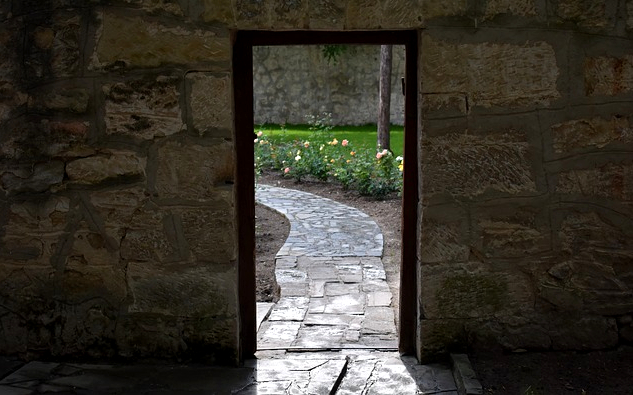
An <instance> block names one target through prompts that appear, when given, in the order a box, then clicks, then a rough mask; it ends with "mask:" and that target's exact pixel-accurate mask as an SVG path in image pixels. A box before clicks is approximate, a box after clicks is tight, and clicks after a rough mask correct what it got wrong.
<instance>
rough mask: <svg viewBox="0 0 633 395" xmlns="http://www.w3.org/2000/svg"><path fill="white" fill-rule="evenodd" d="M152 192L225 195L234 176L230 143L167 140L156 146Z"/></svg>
mask: <svg viewBox="0 0 633 395" xmlns="http://www.w3.org/2000/svg"><path fill="white" fill-rule="evenodd" d="M158 161H159V166H158V170H157V174H156V192H157V193H158V196H159V197H160V198H162V199H187V200H198V201H204V200H209V199H215V198H217V197H221V198H222V199H225V198H227V196H229V195H230V192H231V189H230V188H231V184H232V183H233V178H234V174H233V173H234V163H233V162H234V155H233V146H232V144H231V143H229V142H226V141H217V142H214V143H213V144H212V145H210V146H203V145H193V144H183V143H173V142H170V143H167V144H165V145H163V146H162V147H161V148H160V149H159V150H158Z"/></svg>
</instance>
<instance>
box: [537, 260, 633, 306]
mask: <svg viewBox="0 0 633 395" xmlns="http://www.w3.org/2000/svg"><path fill="white" fill-rule="evenodd" d="M619 277H620V276H619V274H618V273H617V272H616V271H615V270H614V268H613V267H611V266H608V265H605V264H601V263H598V262H592V261H589V260H586V259H575V260H571V261H567V262H563V263H559V264H557V265H555V266H553V267H552V268H551V269H550V270H549V271H548V277H546V278H543V279H542V280H541V281H540V282H539V283H538V284H537V289H538V293H539V297H540V298H542V299H544V300H546V301H547V302H548V303H550V304H551V305H553V306H557V307H558V308H560V309H561V310H565V311H582V312H591V313H594V314H602V315H617V314H623V313H627V312H629V311H632V310H633V284H630V283H629V284H627V283H626V282H625V281H623V280H622V279H621V278H619Z"/></svg>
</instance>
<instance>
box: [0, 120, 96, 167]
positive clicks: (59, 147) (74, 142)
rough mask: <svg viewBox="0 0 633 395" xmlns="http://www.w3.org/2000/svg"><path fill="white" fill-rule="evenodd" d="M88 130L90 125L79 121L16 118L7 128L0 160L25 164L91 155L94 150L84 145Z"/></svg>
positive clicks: (0, 148)
mask: <svg viewBox="0 0 633 395" xmlns="http://www.w3.org/2000/svg"><path fill="white" fill-rule="evenodd" d="M89 129H90V125H89V124H87V123H85V122H80V121H57V122H49V121H48V120H42V121H41V122H37V123H36V122H29V120H27V119H17V120H16V121H15V122H13V121H12V122H11V123H10V124H9V125H7V129H6V131H7V135H6V136H7V137H6V140H4V141H3V144H2V145H0V158H6V159H9V160H11V161H20V162H23V163H25V162H33V161H41V162H43V161H47V160H50V158H52V157H55V158H72V157H76V156H87V155H91V154H92V153H93V152H94V150H93V149H91V148H89V147H87V146H86V145H85V144H84V142H85V141H86V138H87V135H88V130H89Z"/></svg>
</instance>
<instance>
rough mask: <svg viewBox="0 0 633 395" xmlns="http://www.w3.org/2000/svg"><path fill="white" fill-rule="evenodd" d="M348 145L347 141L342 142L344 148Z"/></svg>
mask: <svg viewBox="0 0 633 395" xmlns="http://www.w3.org/2000/svg"><path fill="white" fill-rule="evenodd" d="M347 144H349V141H347V140H343V141H341V145H342V146H343V147H347Z"/></svg>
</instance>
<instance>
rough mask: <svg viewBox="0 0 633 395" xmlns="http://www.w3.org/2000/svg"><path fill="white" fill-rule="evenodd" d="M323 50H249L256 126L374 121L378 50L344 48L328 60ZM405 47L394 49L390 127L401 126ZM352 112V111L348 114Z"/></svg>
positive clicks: (352, 123) (375, 120)
mask: <svg viewBox="0 0 633 395" xmlns="http://www.w3.org/2000/svg"><path fill="white" fill-rule="evenodd" d="M322 51H323V47H322V46H320V45H312V46H274V47H272V46H271V47H255V48H253V85H254V94H253V96H254V104H255V123H256V124H262V123H277V124H284V123H290V124H305V123H307V120H306V117H307V116H311V115H315V114H322V113H324V112H326V113H331V114H332V122H333V123H334V124H336V125H366V124H375V123H376V122H377V121H378V89H379V86H378V85H379V84H378V81H379V72H380V46H379V45H371V46H367V45H346V46H344V47H343V50H342V53H341V54H340V55H338V56H337V57H335V58H334V59H332V60H328V59H327V58H326V57H325V56H324V54H323V52H322ZM403 77H404V46H401V45H400V46H394V47H393V61H392V78H391V92H392V93H391V123H392V124H395V125H402V124H403V123H404V95H403V94H402V85H401V82H400V79H401V78H403ZM351 108H353V109H354V111H350V109H351Z"/></svg>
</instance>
